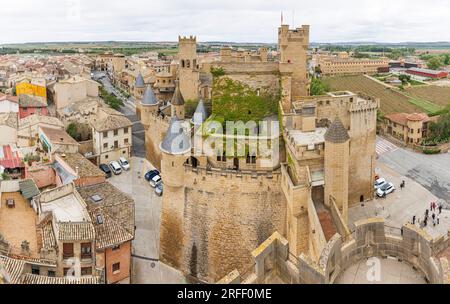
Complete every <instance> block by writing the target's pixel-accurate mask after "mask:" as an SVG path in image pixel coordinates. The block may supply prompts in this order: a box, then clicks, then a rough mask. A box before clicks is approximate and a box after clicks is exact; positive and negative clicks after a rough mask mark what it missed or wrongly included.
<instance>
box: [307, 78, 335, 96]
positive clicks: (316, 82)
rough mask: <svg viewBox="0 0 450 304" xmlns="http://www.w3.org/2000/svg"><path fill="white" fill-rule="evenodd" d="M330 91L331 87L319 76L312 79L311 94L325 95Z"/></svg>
mask: <svg viewBox="0 0 450 304" xmlns="http://www.w3.org/2000/svg"><path fill="white" fill-rule="evenodd" d="M329 91H330V87H329V86H328V85H327V84H326V83H324V82H323V81H322V80H320V79H319V78H317V77H314V78H313V79H312V80H311V95H313V96H318V95H324V94H325V93H327V92H329Z"/></svg>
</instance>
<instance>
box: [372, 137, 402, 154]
mask: <svg viewBox="0 0 450 304" xmlns="http://www.w3.org/2000/svg"><path fill="white" fill-rule="evenodd" d="M398 149H399V147H397V146H396V145H394V144H393V143H391V142H390V141H387V140H385V139H382V138H377V144H376V151H377V155H378V156H381V155H383V154H385V153H387V152H394V151H397V150H398Z"/></svg>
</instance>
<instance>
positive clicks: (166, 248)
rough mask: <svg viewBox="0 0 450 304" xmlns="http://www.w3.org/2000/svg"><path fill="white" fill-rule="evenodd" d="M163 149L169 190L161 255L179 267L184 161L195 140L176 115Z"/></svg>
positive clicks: (183, 195) (165, 178)
mask: <svg viewBox="0 0 450 304" xmlns="http://www.w3.org/2000/svg"><path fill="white" fill-rule="evenodd" d="M160 150H161V152H162V160H161V173H162V177H163V180H164V192H165V194H164V196H163V204H162V215H161V232H160V233H161V238H160V258H161V260H162V261H164V262H165V263H167V264H169V265H173V266H175V267H176V266H180V264H182V259H183V256H182V253H183V246H184V243H183V240H184V233H183V219H184V217H183V214H184V206H185V201H184V199H185V193H184V191H185V180H184V176H185V168H184V164H185V163H186V160H187V159H188V158H189V157H190V154H191V139H190V138H189V137H188V136H187V135H186V133H185V131H184V129H183V127H182V123H181V121H180V120H179V119H178V118H177V117H172V119H171V122H170V126H169V130H168V131H167V134H166V136H165V137H164V139H163V141H162V142H161V145H160Z"/></svg>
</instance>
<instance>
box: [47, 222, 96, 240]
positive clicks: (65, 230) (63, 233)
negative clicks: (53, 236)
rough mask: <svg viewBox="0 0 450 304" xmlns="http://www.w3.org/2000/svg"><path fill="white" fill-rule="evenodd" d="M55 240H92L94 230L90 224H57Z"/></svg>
mask: <svg viewBox="0 0 450 304" xmlns="http://www.w3.org/2000/svg"><path fill="white" fill-rule="evenodd" d="M56 225H57V226H58V228H57V238H58V240H60V241H62V242H65V241H81V240H94V239H95V229H94V226H93V225H92V223H90V222H82V223H57V224H56Z"/></svg>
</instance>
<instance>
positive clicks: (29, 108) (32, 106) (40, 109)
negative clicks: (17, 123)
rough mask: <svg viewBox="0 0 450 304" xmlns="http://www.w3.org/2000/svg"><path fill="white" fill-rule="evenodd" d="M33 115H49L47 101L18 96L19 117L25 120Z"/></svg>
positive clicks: (34, 97) (39, 98)
mask: <svg viewBox="0 0 450 304" xmlns="http://www.w3.org/2000/svg"><path fill="white" fill-rule="evenodd" d="M33 114H39V115H49V113H48V109H47V100H45V99H44V98H43V97H39V96H33V95H27V94H22V95H20V96H19V117H20V119H22V118H26V117H28V116H30V115H33Z"/></svg>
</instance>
